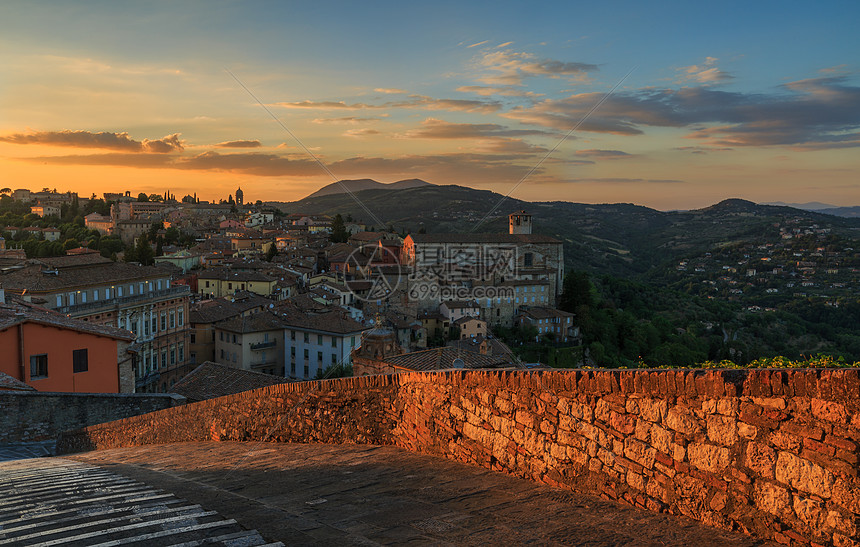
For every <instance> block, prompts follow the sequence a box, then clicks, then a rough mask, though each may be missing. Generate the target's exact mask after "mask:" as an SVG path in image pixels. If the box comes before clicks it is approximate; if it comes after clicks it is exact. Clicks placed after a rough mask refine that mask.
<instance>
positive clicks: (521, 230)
mask: <svg viewBox="0 0 860 547" xmlns="http://www.w3.org/2000/svg"><path fill="white" fill-rule="evenodd" d="M508 229H509V233H510V234H511V235H513V234H530V233H532V216H531V215H530V214H528V213H526V212H525V211H517V212H516V213H511V214H510V215H508Z"/></svg>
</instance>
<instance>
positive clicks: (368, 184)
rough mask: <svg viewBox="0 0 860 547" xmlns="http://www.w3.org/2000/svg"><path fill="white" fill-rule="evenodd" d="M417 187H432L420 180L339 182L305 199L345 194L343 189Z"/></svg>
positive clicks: (351, 190) (354, 190) (324, 187)
mask: <svg viewBox="0 0 860 547" xmlns="http://www.w3.org/2000/svg"><path fill="white" fill-rule="evenodd" d="M418 186H432V184H430V183H429V182H426V181H423V180H421V179H407V180H399V181H397V182H391V183H384V182H377V181H375V180H373V179H357V180H339V181H337V182H333V183H331V184H328V185H326V186H323V187H322V188H320V189H319V190H317V191H316V192H314V193H313V194H311V195H309V196H308V197H307V198H305V199H308V198H313V197H320V196H328V195H332V194H346V193H347V192H346V190H345V189H344V187H346V188H347V189H349V191H350V192H361V191H362V190H403V189H405V188H415V187H418Z"/></svg>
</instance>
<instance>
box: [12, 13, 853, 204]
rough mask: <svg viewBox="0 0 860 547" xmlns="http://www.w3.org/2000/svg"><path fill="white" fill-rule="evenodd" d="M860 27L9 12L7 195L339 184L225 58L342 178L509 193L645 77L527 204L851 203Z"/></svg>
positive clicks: (673, 18)
mask: <svg viewBox="0 0 860 547" xmlns="http://www.w3.org/2000/svg"><path fill="white" fill-rule="evenodd" d="M858 23H860V4H855V3H850V2H833V3H829V4H824V5H819V4H813V3H811V2H808V3H797V2H781V3H776V2H756V3H749V4H742V3H739V2H736V3H731V2H724V3H720V4H718V5H710V4H701V3H690V2H662V3H641V2H624V3H620V2H616V3H600V4H598V5H595V4H593V3H550V4H546V5H533V4H526V3H498V2H493V3H490V2H486V3H483V2H481V3H478V2H471V3H467V4H465V5H463V4H462V3H433V4H430V3H422V4H416V5H411V6H409V5H403V4H402V3H394V2H390V3H379V2H375V3H364V4H357V3H346V2H318V3H313V4H311V3H294V2H178V3H173V2H148V3H116V2H32V1H30V2H14V1H11V2H10V1H7V2H4V3H3V4H2V5H0V165H2V171H0V173H4V175H3V177H4V179H5V180H4V181H3V184H2V185H3V186H11V187H39V188H41V187H44V186H50V187H60V186H62V189H72V190H77V191H79V192H82V193H89V192H103V191H116V190H122V189H126V188H125V187H126V186H127V189H132V190H138V189H140V190H143V191H163V189H166V188H172V189H174V192H175V193H183V192H190V191H197V192H198V194H202V195H203V196H204V197H209V198H216V197H219V196H220V195H223V194H226V193H227V192H229V191H230V190H231V189H234V188H235V186H237V185H242V187H243V188H244V189H245V193H246V195H247V196H249V197H253V198H254V199H258V198H259V199H264V200H265V199H280V200H290V199H297V198H300V197H302V196H303V195H306V194H308V193H310V192H311V191H313V190H314V189H315V188H316V187H318V186H320V185H321V184H326V183H328V182H330V179H329V178H328V177H327V176H326V175H325V173H324V172H322V171H321V170H320V169H319V168H318V167H317V166H315V165H313V163H312V162H311V161H310V160H309V159H308V157H307V154H305V153H304V151H303V150H302V149H301V148H300V147H299V146H297V143H296V142H295V141H294V140H292V139H291V138H290V136H289V135H288V134H286V132H285V131H284V130H283V129H282V128H281V127H279V126H278V125H277V124H276V123H275V122H274V121H273V120H272V119H271V118H270V117H269V116H268V114H267V113H266V112H265V111H264V110H263V108H261V107H260V106H259V105H257V104H255V102H254V100H253V99H252V98H251V97H250V96H249V95H248V94H247V93H246V92H245V91H244V90H243V89H242V88H241V87H240V86H239V85H238V84H237V83H236V82H235V81H234V80H233V78H232V77H231V76H230V75H229V74H228V73H227V72H226V71H225V69H229V70H230V71H232V72H233V73H234V74H235V75H236V77H237V78H239V80H241V81H242V83H244V84H245V85H246V86H247V87H248V88H249V89H250V90H252V91H253V93H254V94H255V95H256V96H257V97H259V98H260V100H262V101H263V102H264V103H265V104H266V105H267V107H268V108H269V109H270V111H271V112H272V113H273V114H275V115H276V116H277V117H278V118H279V119H280V120H281V121H282V122H283V123H284V124H285V125H286V126H287V127H289V128H290V130H291V131H293V133H294V134H295V135H296V136H298V137H299V138H300V139H301V140H302V142H303V143H304V144H305V145H306V146H307V147H308V148H309V149H310V150H312V151H313V152H314V154H316V155H318V156H319V157H320V158H321V159H322V160H323V161H324V162H325V163H326V164H327V165H328V166H329V167H330V168H331V170H332V171H333V172H334V173H335V174H336V175H337V176H338V177H340V178H363V177H371V178H375V179H377V180H380V181H384V182H389V181H394V180H399V179H403V178H413V177H419V178H423V179H425V180H428V181H430V182H435V183H440V184H464V185H470V186H475V187H481V188H488V189H492V190H495V191H498V192H502V193H505V192H507V191H508V190H509V189H510V188H511V187H512V186H513V185H514V184H515V183H516V182H517V181H518V180H519V179H520V178H521V177H522V176H523V175H524V174H525V173H526V172H527V171H528V169H529V168H530V167H531V166H533V165H535V164H536V163H537V162H538V161H540V160H541V158H543V157H544V156H545V155H546V153H547V151H548V150H550V149H552V147H553V146H555V145H556V144H557V143H558V142H559V140H560V139H561V137H562V136H563V135H564V134H565V133H566V132H567V130H569V129H570V128H571V127H572V126H573V125H575V124H576V123H578V122H580V121H581V120H582V118H583V116H584V115H585V113H586V112H587V111H588V110H589V109H590V107H591V106H593V105H594V104H595V103H596V102H597V101H598V100H599V99H600V98H601V97H602V96H603V94H605V93H606V92H607V91H609V90H610V89H611V88H612V87H613V86H614V85H616V84H617V83H618V82H619V80H621V78H622V77H624V75H625V74H627V73H628V72H629V71H630V70H631V69H634V70H633V72H632V73H631V74H630V76H629V77H628V78H627V79H626V80H624V82H623V83H622V84H621V85H620V86H619V87H618V89H617V90H616V92H615V93H614V94H613V95H612V96H611V97H609V98H608V99H607V101H606V102H605V103H604V104H603V105H602V106H601V108H600V109H599V110H598V111H597V112H595V114H594V115H592V116H591V117H589V118H588V119H587V120H586V121H585V122H584V123H582V125H581V127H580V129H579V130H577V131H576V132H575V133H574V134H573V135H572V136H571V138H570V139H568V140H567V141H565V142H564V143H563V144H561V145H560V146H559V147H558V149H557V150H555V151H554V152H553V153H552V154H551V155H550V157H549V158H548V159H547V161H545V162H544V163H543V164H542V165H541V168H540V169H538V170H537V171H536V172H535V174H534V175H533V176H532V177H530V178H529V179H528V180H527V181H526V182H525V183H524V184H523V185H521V186H520V187H519V188H518V189H517V192H516V194H515V196H516V197H519V198H522V199H534V200H539V199H540V200H543V199H566V200H570V201H583V202H616V201H624V202H635V203H640V204H644V205H649V206H652V207H657V208H664V209H665V208H688V207H698V206H705V205H708V204H710V203H713V202H715V201H719V200H720V199H723V198H727V197H744V198H747V199H752V200H754V201H777V200H782V201H795V202H802V201H813V200H817V201H825V202H839V204H860V186H858V183H857V182H856V180H858V176H857V175H858V173H857V171H858V160H857V159H856V158H857V157H858V154H857V150H856V148H857V147H858V146H860V136H858V126H860V88H858V85H860V83H858V82H860V78H858V74H857V71H858V68H860V59H858V57H860V33H858V32H857V31H856V29H857V27H858ZM118 185H119V186H122V187H118ZM207 194H211V195H207Z"/></svg>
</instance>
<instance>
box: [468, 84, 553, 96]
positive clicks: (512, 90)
mask: <svg viewBox="0 0 860 547" xmlns="http://www.w3.org/2000/svg"><path fill="white" fill-rule="evenodd" d="M457 91H461V92H463V93H475V94H476V95H481V96H482V97H490V96H492V95H503V96H507V97H543V93H535V92H534V91H524V90H522V89H517V88H516V87H513V86H496V87H490V86H483V85H464V86H460V87H458V88H457Z"/></svg>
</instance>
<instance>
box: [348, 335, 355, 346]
mask: <svg viewBox="0 0 860 547" xmlns="http://www.w3.org/2000/svg"><path fill="white" fill-rule="evenodd" d="M349 345H350V346H351V347H355V336H353V337H352V338H350V340H349Z"/></svg>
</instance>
